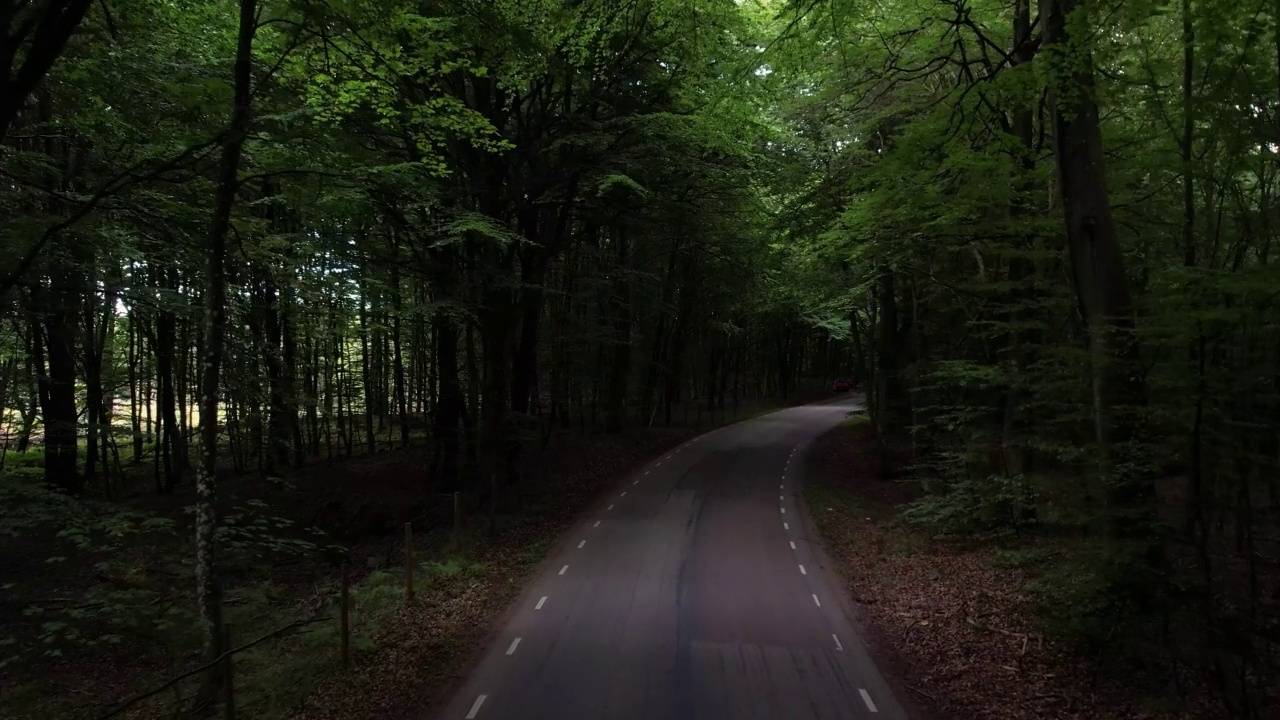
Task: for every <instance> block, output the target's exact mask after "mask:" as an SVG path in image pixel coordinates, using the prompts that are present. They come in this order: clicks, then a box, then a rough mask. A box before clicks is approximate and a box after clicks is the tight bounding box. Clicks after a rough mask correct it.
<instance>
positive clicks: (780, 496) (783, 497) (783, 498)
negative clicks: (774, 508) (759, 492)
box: [778, 495, 787, 500]
mask: <svg viewBox="0 0 1280 720" xmlns="http://www.w3.org/2000/svg"><path fill="white" fill-rule="evenodd" d="M778 499H779V500H786V499H787V496H785V495H779V496H778Z"/></svg>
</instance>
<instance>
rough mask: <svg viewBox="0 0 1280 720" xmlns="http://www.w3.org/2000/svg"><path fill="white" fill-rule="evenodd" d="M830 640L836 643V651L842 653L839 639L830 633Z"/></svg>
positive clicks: (842, 648) (842, 647)
mask: <svg viewBox="0 0 1280 720" xmlns="http://www.w3.org/2000/svg"><path fill="white" fill-rule="evenodd" d="M831 639H832V640H835V641H836V649H837V650H839V651H840V652H844V646H843V645H841V644H840V637H839V636H838V635H836V634H835V633H831Z"/></svg>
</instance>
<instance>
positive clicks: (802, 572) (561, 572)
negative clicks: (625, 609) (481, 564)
mask: <svg viewBox="0 0 1280 720" xmlns="http://www.w3.org/2000/svg"><path fill="white" fill-rule="evenodd" d="M565 567H569V566H568V565H565ZM560 574H561V575H563V574H564V571H563V570H561V571H560ZM800 574H801V575H808V574H809V573H807V572H805V569H804V566H803V565H801V566H800Z"/></svg>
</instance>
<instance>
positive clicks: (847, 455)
mask: <svg viewBox="0 0 1280 720" xmlns="http://www.w3.org/2000/svg"><path fill="white" fill-rule="evenodd" d="M862 430H865V428H863V429H858V428H840V429H837V430H836V431H833V432H832V433H829V434H828V435H826V436H824V437H823V438H822V439H820V440H819V441H818V442H817V443H815V445H814V447H813V448H812V450H811V457H812V460H811V462H810V464H809V467H810V473H811V479H810V482H809V491H808V492H809V498H808V501H809V502H811V503H812V504H813V505H814V506H816V507H819V508H824V509H825V510H824V511H822V512H815V513H814V517H815V520H816V521H817V525H818V527H819V530H820V531H821V533H822V535H823V540H824V545H825V547H826V549H827V551H828V553H829V554H830V555H831V556H832V559H833V560H834V561H835V562H836V563H837V564H838V565H839V566H840V570H841V572H842V573H843V575H844V576H845V578H846V580H847V586H848V590H849V592H850V595H851V596H852V597H853V599H854V600H855V601H856V602H857V604H858V616H859V617H858V620H859V622H860V624H861V625H862V626H863V632H864V634H865V635H866V636H867V639H868V641H869V645H870V646H871V649H872V652H873V654H874V656H875V657H876V659H877V662H878V664H879V665H880V666H881V670H882V671H883V672H885V673H886V674H887V675H888V676H889V677H890V679H891V680H894V681H895V682H894V683H893V684H894V685H895V686H896V687H898V688H900V689H902V690H905V691H906V693H901V694H902V695H908V696H909V697H903V698H900V699H902V700H904V701H906V702H907V703H908V704H909V706H913V707H915V708H916V709H917V711H918V713H917V714H920V715H924V716H925V717H930V718H934V719H935V720H970V719H972V720H1022V719H1024V718H1027V719H1029V718H1036V719H1039V720H1085V719H1086V718H1087V719H1088V720H1184V719H1187V718H1192V717H1204V716H1205V715H1201V714H1198V713H1197V712H1196V711H1193V710H1191V709H1183V710H1180V711H1179V712H1161V711H1157V710H1153V709H1151V708H1150V707H1148V706H1147V703H1146V698H1144V697H1142V696H1141V694H1140V693H1138V692H1137V691H1135V690H1134V689H1133V688H1131V687H1127V686H1126V685H1125V684H1124V683H1123V682H1122V681H1121V680H1119V679H1117V678H1111V677H1103V676H1099V672H1098V670H1099V669H1098V668H1096V667H1093V666H1092V665H1091V664H1090V663H1089V662H1088V660H1087V659H1085V658H1080V657H1078V656H1073V655H1072V654H1070V653H1068V652H1066V651H1065V650H1063V649H1061V648H1058V647H1056V646H1055V645H1054V644H1053V643H1052V642H1050V641H1048V640H1046V639H1045V638H1044V637H1043V636H1042V635H1041V634H1040V633H1039V632H1038V629H1037V628H1036V627H1035V626H1034V624H1033V622H1032V621H1031V617H1032V616H1031V610H1032V607H1031V601H1030V598H1029V597H1028V596H1027V594H1026V593H1024V592H1023V591H1022V590H1021V588H1022V587H1023V583H1024V581H1025V580H1026V577H1025V576H1024V574H1023V573H1022V572H1020V571H1018V570H1014V569H1009V568H1005V567H998V566H997V565H996V564H995V563H994V562H992V557H991V554H990V553H989V551H987V550H984V549H982V548H972V547H964V546H958V545H956V544H954V543H945V542H938V541H936V540H935V539H932V538H925V537H921V536H920V533H919V532H918V531H916V530H914V529H911V528H908V527H906V526H904V525H903V524H902V523H901V522H900V521H899V520H898V519H897V514H896V511H895V507H896V506H898V505H899V504H901V503H902V502H904V501H905V500H907V499H909V495H910V494H909V492H908V491H907V490H906V489H905V488H904V486H902V485H901V484H900V483H895V482H892V481H890V482H886V481H882V480H879V479H877V478H878V468H879V457H878V455H877V454H875V453H874V452H872V450H871V447H870V439H869V437H867V436H866V435H864V434H862Z"/></svg>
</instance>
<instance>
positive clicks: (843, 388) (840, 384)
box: [831, 379, 853, 392]
mask: <svg viewBox="0 0 1280 720" xmlns="http://www.w3.org/2000/svg"><path fill="white" fill-rule="evenodd" d="M852 389H853V381H852V380H844V379H841V380H837V381H835V382H833V383H831V392H849V391H850V390H852Z"/></svg>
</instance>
